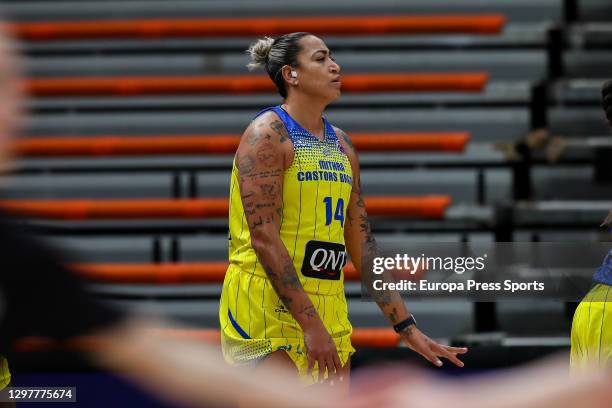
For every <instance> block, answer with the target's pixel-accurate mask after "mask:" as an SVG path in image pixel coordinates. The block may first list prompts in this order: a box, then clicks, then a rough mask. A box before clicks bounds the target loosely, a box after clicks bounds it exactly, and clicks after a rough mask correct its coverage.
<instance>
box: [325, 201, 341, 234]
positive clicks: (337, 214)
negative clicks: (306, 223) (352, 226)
mask: <svg viewBox="0 0 612 408" xmlns="http://www.w3.org/2000/svg"><path fill="white" fill-rule="evenodd" d="M323 202H324V203H325V225H330V224H331V223H332V221H333V220H332V207H333V202H332V198H331V197H325V198H324V199H323ZM333 215H334V220H337V221H340V226H342V227H344V200H343V199H342V198H339V199H338V201H337V202H336V211H334V212H333Z"/></svg>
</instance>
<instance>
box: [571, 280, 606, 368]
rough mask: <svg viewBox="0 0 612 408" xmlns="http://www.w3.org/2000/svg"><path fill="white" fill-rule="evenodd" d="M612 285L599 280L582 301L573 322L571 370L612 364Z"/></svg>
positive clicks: (603, 366)
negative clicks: (601, 282) (603, 283)
mask: <svg viewBox="0 0 612 408" xmlns="http://www.w3.org/2000/svg"><path fill="white" fill-rule="evenodd" d="M610 289H612V286H609V285H602V284H597V285H595V286H594V287H593V289H591V291H590V292H589V293H588V294H587V295H586V296H585V298H584V299H583V300H582V302H580V304H579V305H578V308H577V309H576V313H575V314H574V320H573V322H572V339H571V344H572V349H571V355H570V365H571V369H572V372H582V371H586V370H591V369H593V368H597V367H599V368H607V367H612V291H611V290H610Z"/></svg>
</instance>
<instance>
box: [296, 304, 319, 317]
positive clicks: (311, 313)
mask: <svg viewBox="0 0 612 408" xmlns="http://www.w3.org/2000/svg"><path fill="white" fill-rule="evenodd" d="M297 313H298V314H303V315H306V317H307V318H309V319H312V318H313V317H315V316H316V315H317V309H315V307H314V306H313V305H308V306H304V305H300V310H298V312H297Z"/></svg>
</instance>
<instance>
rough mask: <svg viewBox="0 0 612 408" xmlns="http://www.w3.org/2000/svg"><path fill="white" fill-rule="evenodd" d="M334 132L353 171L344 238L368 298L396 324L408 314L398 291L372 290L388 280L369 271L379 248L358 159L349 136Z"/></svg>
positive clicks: (389, 278)
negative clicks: (379, 283) (369, 216)
mask: <svg viewBox="0 0 612 408" xmlns="http://www.w3.org/2000/svg"><path fill="white" fill-rule="evenodd" d="M335 131H336V134H337V135H338V138H339V140H340V143H341V144H342V146H343V148H344V151H345V152H346V154H347V156H348V158H349V161H350V162H351V169H352V171H353V186H352V190H351V199H350V201H349V204H348V208H347V210H346V219H347V222H346V223H345V225H344V241H345V243H346V247H347V250H348V252H349V254H350V256H351V260H352V262H353V265H355V268H356V269H357V271H358V272H359V273H360V275H361V281H362V283H363V285H364V286H365V287H366V288H367V289H368V292H369V293H370V295H371V296H372V299H373V300H374V301H375V302H376V303H377V304H378V306H379V307H380V309H381V310H382V312H383V313H384V314H385V316H386V317H387V318H388V319H389V321H390V322H391V324H396V323H398V322H400V321H402V320H404V319H406V318H408V316H410V314H409V313H408V310H407V309H406V306H405V305H404V302H403V300H402V298H401V297H400V295H399V293H398V292H397V291H394V290H375V289H374V280H376V279H381V280H383V281H387V282H392V277H391V276H390V272H389V271H385V272H384V273H383V274H382V275H375V274H374V273H373V265H374V259H375V258H376V257H379V256H380V250H379V248H378V244H377V242H376V239H375V238H374V234H373V233H372V226H371V224H370V220H369V219H368V213H367V210H366V205H365V200H364V198H363V190H362V188H361V174H360V169H359V158H358V155H357V151H356V149H355V146H354V145H353V143H352V142H351V140H350V138H349V136H348V135H347V134H346V133H345V132H343V131H342V130H341V129H338V128H335Z"/></svg>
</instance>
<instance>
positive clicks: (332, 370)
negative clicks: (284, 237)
mask: <svg viewBox="0 0 612 408" xmlns="http://www.w3.org/2000/svg"><path fill="white" fill-rule="evenodd" d="M304 343H305V345H306V356H307V358H308V374H309V375H310V374H311V373H312V369H313V368H314V365H315V363H317V364H318V366H319V377H318V381H319V382H323V378H324V377H323V375H324V373H325V370H327V376H328V380H330V381H331V380H332V379H337V373H339V372H340V370H341V368H342V363H341V362H340V357H338V350H336V343H334V341H333V340H332V338H331V336H330V335H329V333H328V332H327V329H326V328H325V326H324V325H323V323H320V324H316V325H313V326H312V327H309V328H307V329H306V330H304Z"/></svg>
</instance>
